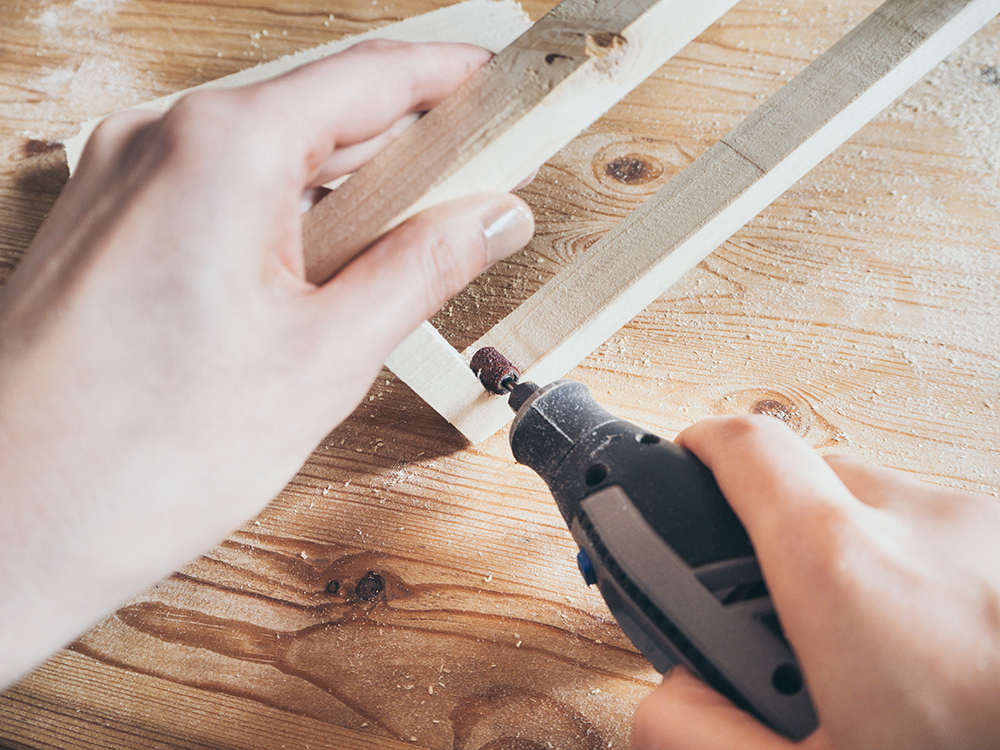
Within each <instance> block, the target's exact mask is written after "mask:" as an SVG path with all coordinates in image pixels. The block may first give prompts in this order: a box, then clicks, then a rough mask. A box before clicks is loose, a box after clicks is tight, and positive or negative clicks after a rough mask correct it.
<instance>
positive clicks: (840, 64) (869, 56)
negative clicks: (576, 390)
mask: <svg viewBox="0 0 1000 750" xmlns="http://www.w3.org/2000/svg"><path fill="white" fill-rule="evenodd" d="M998 12H1000V0H889V1H888V2H886V3H885V4H883V5H882V6H881V7H880V8H879V9H878V10H876V11H875V12H874V13H873V14H872V15H871V16H869V17H868V18H867V19H865V21H863V22H862V23H861V24H860V25H859V26H858V27H856V28H855V29H853V30H852V31H851V32H850V33H849V34H848V35H847V36H845V37H844V38H843V39H842V40H841V41H840V42H838V43H837V44H836V45H834V47H832V48H831V49H830V50H829V51H828V52H827V53H825V54H824V55H822V56H821V57H820V58H818V59H817V60H816V61H815V62H813V63H812V64H811V65H810V66H809V67H808V68H806V69H805V70H804V71H803V72H802V73H801V74H800V75H798V76H797V77H796V78H795V79H793V80H792V81H791V82H789V83H788V84H787V85H786V86H784V87H783V88H782V89H780V90H779V91H778V92H777V93H776V94H775V95H774V96H773V97H771V98H770V99H769V100H768V101H767V102H765V103H764V104H763V105H762V106H761V107H759V108H758V109H757V110H756V111H755V112H753V113H752V114H751V115H750V116H749V117H747V118H746V119H745V120H744V121H743V122H742V123H740V125H738V126H737V127H736V128H734V129H733V130H732V131H731V132H730V133H729V134H728V135H727V136H726V137H725V138H723V139H722V140H721V141H720V142H719V143H717V144H716V145H715V146H713V147H712V148H711V149H709V150H708V151H707V152H706V153H705V154H704V155H703V156H702V157H701V158H699V159H698V160H697V161H696V162H695V163H694V164H692V165H691V166H690V167H688V168H687V169H686V170H684V171H683V172H682V173H681V174H680V175H678V176H677V177H676V178H675V179H673V180H672V181H671V182H670V183H668V184H667V185H666V186H665V187H664V188H663V189H662V190H660V191H659V192H658V193H657V194H656V195H655V196H654V197H653V198H651V199H650V200H649V201H647V202H646V203H645V204H644V205H643V206H641V207H640V208H639V209H638V210H637V211H635V212H634V213H633V214H631V215H630V216H629V217H627V218H626V219H625V220H624V221H622V222H621V223H620V224H619V225H618V226H617V227H616V228H615V229H614V230H612V231H610V232H609V233H608V234H607V235H605V237H603V238H602V239H601V240H600V241H599V242H598V243H596V244H595V245H594V246H593V247H592V248H590V250H588V251H587V252H586V253H583V254H581V255H580V256H578V257H577V258H576V259H575V260H574V261H573V262H572V263H571V264H570V265H569V266H567V267H565V268H564V269H563V270H562V271H561V272H560V273H559V274H557V275H556V276H555V277H554V278H553V279H552V280H551V281H549V283H547V284H546V285H545V286H544V287H542V288H541V289H540V290H539V291H538V292H536V293H535V294H534V295H532V296H531V297H530V298H529V299H528V300H527V301H526V302H525V303H524V304H523V305H521V306H520V307H519V308H518V309H517V310H515V311H514V312H513V313H511V314H510V315H508V316H507V317H506V318H504V319H503V320H502V321H500V323H498V324H497V325H496V326H494V327H493V329H491V330H490V331H489V332H488V333H487V334H486V335H485V336H483V337H482V338H481V339H480V340H479V341H477V342H476V343H475V344H473V345H472V346H471V347H469V349H468V350H466V352H465V355H466V357H468V356H471V354H472V352H474V351H475V350H476V349H478V348H479V347H481V346H494V347H496V348H497V349H499V350H500V351H501V352H503V353H504V354H505V355H506V356H508V357H509V358H510V359H511V360H512V361H513V362H514V363H515V364H517V365H518V366H519V367H521V369H522V371H523V372H524V377H525V378H526V379H533V380H537V381H539V382H547V381H550V380H553V379H555V378H558V377H561V376H562V375H564V374H565V373H566V372H568V371H569V370H570V369H571V368H572V367H573V366H574V365H575V364H576V363H578V362H579V361H580V360H582V359H583V358H584V357H585V356H587V354H589V353H590V352H591V351H593V350H594V349H595V348H596V347H597V346H598V345H600V344H601V343H602V342H603V341H605V340H606V339H607V338H609V337H610V336H611V335H613V334H614V333H615V331H617V330H618V329H619V328H620V327H621V326H623V325H624V324H625V323H627V322H628V321H629V320H630V319H631V318H632V317H634V316H635V315H636V314H637V313H639V312H640V311H641V310H642V309H643V308H645V307H646V306H647V305H648V304H649V303H650V302H652V301H653V300H654V299H656V298H657V297H658V296H659V295H661V294H662V293H663V292H664V290H666V289H667V288H668V287H669V286H670V285H671V284H672V283H673V282H674V281H676V280H677V279H678V278H679V277H680V276H681V275H682V274H683V273H685V272H686V271H687V270H688V269H689V268H691V267H693V266H694V265H696V264H697V263H699V262H700V261H701V260H702V259H703V258H704V257H705V256H706V255H708V254H709V253H710V252H711V251H712V250H713V249H715V248H716V247H717V246H718V245H720V244H721V243H722V242H724V241H725V240H726V239H727V238H728V237H729V236H731V235H732V234H733V233H734V232H736V231H737V230H738V229H739V228H740V227H741V226H742V225H743V224H745V223H746V222H747V221H749V220H750V219H751V218H752V217H753V216H755V215H756V214H757V213H758V212H760V211H761V210H762V209H763V208H765V207H766V206H767V205H768V204H769V203H771V202H772V201H773V200H774V199H775V198H777V197H778V196H779V195H780V194H781V193H783V192H784V191H785V190H787V189H788V188H789V187H790V186H791V185H793V184H794V183H795V182H796V181H797V180H799V179H800V178H801V177H802V176H804V175H805V174H806V173H807V172H808V171H809V170H811V169H812V168H813V167H814V166H815V165H816V164H818V163H819V162H820V161H821V160H822V159H823V158H825V157H826V156H827V155H828V154H830V153H831V152H832V151H833V150H834V149H835V148H836V147H837V146H839V145H840V144H841V143H843V142H844V141H845V140H847V138H849V137H850V136H851V135H852V134H853V133H855V132H856V131H857V130H858V129H859V128H861V126H862V125H864V124H865V123H867V122H868V121H869V120H870V119H871V118H872V117H874V116H875V115H876V114H877V113H878V112H879V111H881V110H882V109H883V108H884V107H886V106H887V105H888V104H889V103H890V102H892V101H893V100H894V99H895V98H896V97H897V96H899V95H900V94H901V93H902V92H903V91H905V90H906V89H907V88H909V87H910V86H911V85H912V84H913V83H915V82H916V81H917V80H919V79H920V78H921V77H922V76H923V75H924V74H925V73H926V72H927V71H929V70H930V69H931V68H933V67H934V66H935V65H936V64H937V63H938V62H940V61H941V60H942V59H943V58H944V57H945V56H946V55H947V54H948V53H949V52H951V51H952V50H953V49H955V47H957V46H958V45H959V44H961V43H962V42H963V41H965V40H966V39H967V38H968V37H970V36H971V35H972V34H973V33H975V31H977V30H978V29H979V28H981V27H982V26H983V25H984V24H986V23H987V22H988V21H989V20H990V19H992V18H993V17H994V16H996V15H997V13H998ZM417 335H424V334H417ZM424 338H425V339H426V338H427V337H426V336H424ZM449 348H450V347H449ZM404 351H405V350H404ZM401 359H403V358H396V357H394V358H393V371H394V372H395V373H396V374H397V375H398V376H399V377H400V378H402V379H403V380H404V381H405V382H408V383H409V382H410V380H411V377H412V375H413V370H417V371H419V372H422V373H424V374H425V375H426V373H427V372H428V371H429V369H430V368H429V367H428V365H427V361H428V360H436V362H448V363H449V364H448V366H447V368H442V369H441V370H440V373H439V374H437V375H436V376H435V378H433V379H428V378H426V377H425V378H424V379H423V380H421V382H420V384H419V387H418V388H417V389H416V390H417V393H418V394H419V395H420V396H421V397H422V398H424V400H426V401H427V402H428V403H430V404H431V405H432V406H433V407H434V408H435V409H437V410H438V411H439V412H440V413H441V414H442V415H444V416H445V417H446V418H447V419H448V420H449V421H450V422H451V423H452V424H454V425H455V426H456V427H457V428H458V429H459V430H461V431H462V433H463V434H464V435H465V436H466V437H468V438H469V440H471V441H473V442H477V441H479V440H482V439H484V438H486V437H488V436H489V435H492V434H493V433H494V432H496V430H498V429H500V428H501V427H502V426H503V425H504V424H505V423H506V421H507V420H508V419H510V416H511V415H510V412H509V410H508V409H507V407H506V404H505V399H501V398H495V397H488V396H484V394H479V395H477V396H475V398H469V397H468V396H467V395H466V393H467V392H468V391H469V387H468V383H469V381H470V377H472V376H471V372H470V371H469V370H468V368H464V371H463V368H462V367H460V366H459V365H458V363H457V361H456V360H455V358H454V357H453V356H452V355H449V354H448V353H447V352H445V351H444V349H443V347H439V350H438V351H437V352H436V353H434V354H428V352H426V351H425V352H424V353H423V355H422V360H423V362H422V363H418V364H417V366H416V367H414V368H413V369H411V362H410V361H409V360H405V359H404V360H403V361H400V360H401ZM472 380H473V381H474V380H475V378H474V377H473V378H472Z"/></svg>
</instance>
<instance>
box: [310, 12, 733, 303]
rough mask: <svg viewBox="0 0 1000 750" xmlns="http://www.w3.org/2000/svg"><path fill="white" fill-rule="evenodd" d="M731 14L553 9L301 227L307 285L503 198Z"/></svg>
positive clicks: (324, 202)
mask: <svg viewBox="0 0 1000 750" xmlns="http://www.w3.org/2000/svg"><path fill="white" fill-rule="evenodd" d="M734 2H735V0H704V1H703V2H699V3H692V2H689V1H688V0H602V2H600V3H594V2H593V0H563V2H561V3H560V4H559V5H558V6H556V7H555V8H554V9H553V10H552V11H551V12H549V13H548V14H546V15H545V16H544V17H543V18H541V19H540V20H539V21H538V22H537V23H535V25H534V26H533V27H532V28H531V29H530V30H529V31H527V32H526V33H525V34H524V35H523V36H522V37H520V38H519V39H517V40H516V41H515V42H514V43H513V44H511V45H510V46H509V47H507V48H506V49H505V50H504V51H503V52H501V53H500V54H499V55H497V56H496V57H495V58H493V60H491V61H490V62H489V63H488V64H487V65H486V66H485V67H484V68H483V69H482V70H480V71H479V72H478V73H477V74H476V75H474V76H473V77H472V78H471V79H470V80H469V81H467V82H466V83H465V84H464V85H463V86H462V88H461V89H460V90H459V91H458V92H456V93H455V95H453V96H451V97H449V98H448V99H447V100H446V101H444V102H442V103H441V104H440V105H438V106H437V107H435V108H434V109H433V110H432V111H431V112H429V113H428V114H427V115H426V116H424V117H423V118H422V119H421V120H420V121H419V122H418V123H416V124H415V125H414V126H412V127H411V128H410V129H409V130H408V131H407V132H406V134H404V135H403V136H401V137H400V138H398V139H397V140H396V141H395V142H393V143H391V144H390V145H389V146H388V147H386V148H385V149H384V150H383V151H382V152H381V153H380V154H378V155H377V156H376V157H375V158H374V159H372V160H371V161H370V162H369V163H367V164H366V165H364V166H363V167H361V168H360V169H359V170H358V171H357V173H356V174H355V175H354V176H353V177H352V178H351V179H349V180H348V181H347V182H346V183H345V184H344V185H343V186H341V187H339V188H338V189H337V190H335V191H334V192H333V193H332V194H331V195H329V196H327V197H326V198H324V199H323V200H322V201H320V202H319V203H318V204H317V205H316V206H315V207H314V208H313V209H312V210H311V211H310V212H309V213H308V214H307V215H306V217H305V219H304V222H303V240H304V243H305V248H306V275H307V277H308V278H309V279H310V280H311V281H313V282H315V283H322V282H324V281H326V280H327V279H329V278H330V277H331V276H333V274H334V273H335V272H336V271H337V270H338V269H339V268H340V267H341V266H342V265H343V264H344V263H346V262H347V261H348V260H349V259H350V258H352V257H354V256H355V255H356V254H357V253H358V252H360V251H361V250H362V249H364V248H365V247H367V246H368V245H369V244H370V243H371V242H372V241H373V240H374V239H375V238H376V237H378V236H380V235H381V234H383V233H384V232H386V231H388V230H389V229H391V228H392V227H394V226H396V225H397V224H399V223H400V222H402V221H404V220H405V219H407V218H409V217H410V216H413V215H414V214H416V213H418V212H420V211H422V210H423V209H425V208H428V207H430V206H432V205H436V204H438V203H442V202H444V201H446V200H449V199H451V198H458V197H460V196H464V195H471V194H474V193H479V192H485V191H505V190H511V189H513V188H514V187H516V186H517V185H518V183H520V182H521V181H522V180H524V178H525V177H527V176H528V175H529V174H531V172H532V171H533V170H535V169H537V168H538V166H539V165H541V164H542V163H544V162H545V161H546V160H548V159H549V158H550V157H551V156H553V155H554V154H555V153H556V152H557V151H559V149H561V148H562V147H563V146H565V145H566V144H567V143H569V142H570V140H572V139H573V138H574V137H575V136H577V135H578V134H579V133H580V132H581V131H583V130H584V129H585V128H586V127H587V126H589V125H590V124H591V123H592V122H594V121H595V120H596V119H597V118H598V117H600V116H601V115H602V114H603V113H604V112H605V111H607V110H608V109H609V108H610V107H611V106H612V105H614V104H615V103H616V102H618V101H619V100H620V99H621V98H622V97H624V96H625V95H626V94H627V93H628V92H630V91H631V90H632V89H634V88H635V87H636V86H638V85H639V83H641V82H642V81H643V80H645V79H646V78H648V77H649V76H650V75H651V74H652V73H653V72H654V71H655V70H656V69H657V68H659V67H660V66H661V65H662V64H663V63H664V62H666V61H667V60H668V59H670V58H671V57H672V56H673V55H674V54H675V53H676V52H677V51H679V50H680V49H681V48H682V47H683V46H684V45H686V44H687V43H688V42H690V41H691V40H692V39H694V38H695V37H696V36H697V35H698V34H700V33H701V32H702V31H704V30H705V28H707V27H708V26H709V25H710V24H711V23H712V22H713V21H715V20H716V19H717V18H718V17H719V16H721V15H722V14H723V13H724V12H725V11H726V10H728V9H729V8H730V7H731V6H732V5H733V4H734ZM331 236H336V237H337V242H336V243H330V242H329V237H331Z"/></svg>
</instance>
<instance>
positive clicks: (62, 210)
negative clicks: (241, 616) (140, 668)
mask: <svg viewBox="0 0 1000 750" xmlns="http://www.w3.org/2000/svg"><path fill="white" fill-rule="evenodd" d="M488 57H489V53H488V52H485V51H483V50H480V49H477V48H473V47H467V46H462V45H441V44H438V45H406V44H402V43H389V42H380V43H368V44H364V45H359V46H357V47H354V48H352V49H350V50H348V51H347V52H344V53H342V54H340V55H337V56H335V57H332V58H328V59H326V60H324V61H322V62H319V63H316V64H312V65H309V66H306V67H303V68H300V69H298V70H296V71H293V72H292V73H290V74H288V75H285V76H283V77H281V78H279V79H276V80H274V81H270V82H266V83H262V84H258V85H254V86H251V87H247V88H244V89H239V90H231V91H221V90H216V91H211V92H202V93H197V94H194V95H190V96H188V97H187V98H185V99H183V100H181V101H180V102H179V103H178V104H177V105H176V106H175V107H174V108H173V109H172V110H170V111H169V112H168V113H166V114H165V115H158V114H155V113H151V112H149V111H133V112H129V113H124V114H121V115H117V116H114V117H112V118H109V119H108V120H107V121H105V122H104V123H103V124H102V125H101V126H100V127H99V128H98V130H97V131H96V133H95V134H94V136H93V137H92V139H91V141H90V143H89V144H88V146H87V148H86V150H85V152H84V155H83V157H82V160H81V163H80V165H79V168H78V170H77V172H76V174H75V175H74V176H73V178H72V179H71V180H70V181H69V183H68V184H67V185H66V188H65V190H64V191H63V194H62V195H61V196H60V198H59V200H58V202H57V204H56V206H55V208H54V209H53V211H52V214H51V216H50V217H49V218H48V220H47V221H46V223H45V224H44V226H43V227H42V229H41V230H40V231H39V233H38V236H37V237H36V239H35V241H34V243H33V245H32V247H31V248H30V249H29V250H28V252H27V253H26V255H25V257H24V259H23V261H22V262H21V264H20V267H19V268H18V269H17V270H16V272H15V273H14V274H13V275H12V277H11V278H10V280H9V281H8V283H7V284H6V285H5V286H4V288H3V289H2V290H0V686H2V685H3V684H5V683H6V682H8V681H10V680H12V679H14V678H15V677H17V676H18V675H20V674H22V673H23V672H25V671H26V670H27V669H29V668H30V667H31V666H32V665H34V664H35V663H36V662H37V661H39V660H40V659H41V658H43V657H44V656H46V655H47V654H48V653H51V652H52V651H54V650H55V649H57V648H58V647H59V646H61V645H62V644H63V643H64V642H65V641H67V640H68V639H70V638H71V637H73V636H74V635H76V634H77V633H79V632H80V631H82V630H83V629H85V628H86V627H87V626H89V625H90V624H91V623H93V622H94V621H96V620H97V619H99V618H100V617H102V616H104V615H105V614H107V613H108V612H109V611H111V610H112V609H114V607H115V606H117V605H118V604H120V603H121V602H122V601H123V600H124V599H125V598H127V597H129V596H131V595H134V594H136V593H138V592H139V591H141V590H142V589H143V588H145V587H146V586H148V585H150V584H152V583H153V582H155V581H156V580H157V579H158V578H160V577H162V576H163V575H166V574H167V573H169V572H170V571H172V570H174V569H176V567H177V566H179V565H180V564H183V563H184V562H186V561H188V560H189V559H191V558H192V557H194V556H196V555H197V554H199V553H200V552H202V551H203V550H205V549H206V548H208V547H210V546H211V545H213V544H215V543H217V542H218V541H219V540H220V539H221V538H223V537H224V536H225V535H226V534H228V533H229V532H231V531H232V530H233V529H234V528H235V527H237V526H239V525H240V524H241V523H243V522H245V521H246V520H247V519H248V518H249V517H251V516H252V515H253V514H255V513H257V512H258V511H260V510H261V509H262V508H263V507H264V505H265V504H266V503H267V502H268V501H269V500H270V499H271V498H272V497H273V496H274V495H275V494H276V493H277V492H278V491H279V490H280V489H281V488H282V486H283V485H284V484H285V483H286V482H287V481H288V479H289V478H290V477H291V476H292V475H293V474H294V473H295V472H296V471H297V470H298V468H299V467H300V466H301V464H302V463H303V461H304V460H305V459H306V458H307V457H308V455H309V453H310V451H311V450H312V449H313V448H314V447H315V445H316V444H317V443H318V442H319V441H320V440H321V439H322V438H323V436H324V435H325V434H326V433H327V432H328V431H329V430H330V429H332V428H333V427H334V426H335V425H336V424H337V423H338V422H340V421H341V420H342V419H344V418H345V417H346V416H347V415H348V414H349V413H350V412H351V410H352V409H353V408H354V407H355V406H356V404H357V403H358V402H359V400H360V399H361V397H362V396H363V395H364V393H365V392H366V390H367V388H368V386H369V385H370V383H371V381H372V379H373V378H374V376H375V375H376V374H377V373H378V370H379V367H380V366H381V364H382V362H383V360H384V358H385V357H386V355H387V354H388V353H389V352H390V351H391V350H392V348H393V347H394V346H395V345H396V344H397V343H398V342H399V341H400V340H401V339H402V338H404V337H405V336H406V335H407V334H408V333H409V332H410V331H411V330H412V329H413V328H414V327H416V326H417V325H418V324H419V323H420V322H421V321H423V320H424V319H426V318H427V317H429V316H430V315H431V314H433V313H434V312H435V310H436V309H437V308H438V307H439V306H440V305H441V304H442V303H443V302H444V301H445V300H446V299H447V298H448V297H450V296H451V295H453V294H454V293H456V292H457V291H458V290H459V289H460V288H461V287H462V286H464V285H465V284H466V283H467V282H468V281H469V280H470V279H471V278H472V277H474V276H475V275H476V274H477V273H479V272H480V271H481V270H483V269H484V268H485V267H486V266H488V265H489V264H490V263H491V262H493V261H495V260H497V259H499V258H501V257H503V256H505V255H507V254H509V253H511V252H513V251H514V250H516V249H519V248H520V247H522V246H523V245H524V244H526V243H527V242H528V240H529V239H530V237H531V233H532V230H533V224H532V220H531V214H530V211H529V210H528V208H527V207H526V206H525V205H524V203H523V202H521V201H520V200H519V199H517V198H514V197H513V196H509V195H491V196H478V197H471V198H467V199H464V200H461V201H457V202H454V203H451V204H446V205H443V206H439V207H437V208H434V209H431V210H430V211H427V212H426V213H424V214H421V215H419V216H417V217H415V218H413V219H411V220H410V221H408V222H406V223H405V224H403V225H402V226H400V227H399V228H397V229H396V230H394V231H393V232H392V233H390V234H389V235H388V236H386V237H385V238H383V239H382V240H380V241H379V242H377V243H375V244H374V245H373V246H372V247H370V248H369V249H368V250H367V251H365V252H364V253H363V254H362V255H360V256H359V257H357V258H356V259H355V260H354V261H353V262H351V263H350V264H349V265H347V266H346V267H345V268H343V269H342V270H341V271H340V272H339V273H338V274H337V275H336V276H335V277H334V278H333V279H332V280H331V281H330V282H328V283H326V284H325V285H323V286H322V287H316V286H314V285H312V284H310V283H308V282H307V281H306V280H305V279H304V274H303V267H304V263H303V250H302V241H301V219H300V216H301V213H300V211H301V209H300V206H301V202H302V197H303V194H304V193H306V192H308V191H309V190H310V189H311V188H314V187H315V186H317V185H320V184H322V183H324V182H326V181H328V180H330V179H332V178H334V177H336V176H337V174H338V173H341V172H344V171H346V170H350V169H353V168H354V167H356V166H357V165H358V162H359V161H362V160H363V159H364V158H366V157H367V155H369V154H370V153H371V152H372V151H373V150H375V147H377V145H378V144H379V143H380V142H381V140H384V138H385V136H384V134H385V133H387V132H391V131H392V130H393V126H394V123H397V122H398V121H399V120H400V119H401V118H403V117H405V116H407V115H408V113H413V112H417V111H420V110H424V109H427V108H429V107H431V106H433V105H434V104H435V103H437V102H438V101H439V100H441V99H442V98H444V97H445V96H447V95H448V94H449V93H450V92H452V91H453V90H454V89H455V88H456V87H457V86H458V85H459V84H460V83H461V82H462V81H463V80H464V79H465V78H466V77H467V76H468V75H469V74H470V73H471V72H472V71H474V70H475V69H477V68H478V67H479V66H481V65H482V64H483V63H484V62H485V61H486V60H487V59H488ZM331 199H334V198H333V197H332V198H331ZM329 242H331V243H336V242H337V237H336V236H331V237H330V238H329Z"/></svg>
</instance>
